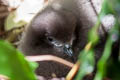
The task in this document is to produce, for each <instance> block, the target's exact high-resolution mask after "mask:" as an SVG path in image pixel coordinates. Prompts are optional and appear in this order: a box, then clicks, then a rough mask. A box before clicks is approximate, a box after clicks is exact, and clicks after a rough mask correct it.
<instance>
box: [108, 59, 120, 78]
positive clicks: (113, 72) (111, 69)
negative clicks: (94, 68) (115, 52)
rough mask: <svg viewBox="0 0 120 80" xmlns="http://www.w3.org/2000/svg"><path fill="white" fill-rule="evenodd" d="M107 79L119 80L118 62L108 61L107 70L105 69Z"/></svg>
mask: <svg viewBox="0 0 120 80" xmlns="http://www.w3.org/2000/svg"><path fill="white" fill-rule="evenodd" d="M106 69H107V70H106V72H107V73H108V74H107V77H109V78H111V79H112V80H120V62H118V61H116V62H115V61H114V60H112V59H110V60H109V61H108V62H107V68H106Z"/></svg>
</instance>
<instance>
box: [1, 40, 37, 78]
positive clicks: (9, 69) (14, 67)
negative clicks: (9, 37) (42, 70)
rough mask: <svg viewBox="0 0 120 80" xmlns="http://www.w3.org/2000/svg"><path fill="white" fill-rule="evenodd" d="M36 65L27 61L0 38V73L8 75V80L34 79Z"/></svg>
mask: <svg viewBox="0 0 120 80" xmlns="http://www.w3.org/2000/svg"><path fill="white" fill-rule="evenodd" d="M33 65H34V66H33ZM36 67H37V64H36V63H28V62H27V61H26V60H25V58H24V56H23V54H21V53H20V52H19V51H18V50H16V49H15V48H14V47H12V46H11V44H9V43H8V42H6V41H2V40H0V75H5V76H8V77H9V78H10V80H36V76H35V74H34V70H35V69H36Z"/></svg>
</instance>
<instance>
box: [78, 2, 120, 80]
mask: <svg viewBox="0 0 120 80" xmlns="http://www.w3.org/2000/svg"><path fill="white" fill-rule="evenodd" d="M108 14H112V15H114V17H115V25H114V27H113V28H112V29H111V30H110V32H109V33H108V39H107V41H106V44H105V48H104V52H103V55H102V57H101V58H100V60H99V61H98V63H97V73H96V75H95V78H94V80H103V78H105V77H106V76H109V77H110V78H111V79H112V80H120V76H118V75H119V74H120V71H119V68H118V67H119V66H120V61H119V59H117V61H116V62H114V60H111V57H110V56H111V53H112V52H111V51H112V45H113V43H114V42H116V41H117V40H118V39H119V37H120V18H119V17H120V1H119V0H104V3H103V6H102V10H101V12H100V14H99V16H98V21H97V23H96V25H95V26H94V27H93V28H92V29H91V30H90V32H89V35H88V41H89V43H91V46H90V49H89V50H88V53H85V52H80V55H81V54H82V55H85V54H88V55H89V54H90V51H91V50H93V49H94V46H95V45H96V44H97V43H98V41H99V36H98V35H97V30H98V28H99V25H100V22H101V20H102V18H104V16H106V15H108ZM85 50H87V49H85ZM93 53H94V52H92V53H91V54H92V55H93ZM116 54H117V53H116ZM109 59H110V60H109ZM83 60H86V61H87V60H88V61H87V62H89V61H92V62H94V59H93V58H89V57H86V56H84V57H79V61H80V62H81V63H80V65H81V66H80V69H79V71H78V74H77V79H76V80H82V79H83V77H84V76H85V74H87V72H85V71H84V72H82V70H85V69H86V70H87V68H89V67H90V66H91V65H86V66H84V67H82V65H84V64H85V61H84V62H82V61H83ZM108 60H109V62H108ZM109 63H110V64H109ZM114 63H116V64H114ZM88 64H89V63H88ZM92 68H94V66H93V65H92ZM111 69H114V70H115V71H114V70H111ZM92 71H93V70H91V72H92ZM109 72H112V74H114V75H110V74H111V73H109Z"/></svg>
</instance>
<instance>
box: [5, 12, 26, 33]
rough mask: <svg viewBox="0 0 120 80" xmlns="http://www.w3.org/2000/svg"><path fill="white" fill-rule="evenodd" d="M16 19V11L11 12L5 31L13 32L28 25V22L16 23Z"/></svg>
mask: <svg viewBox="0 0 120 80" xmlns="http://www.w3.org/2000/svg"><path fill="white" fill-rule="evenodd" d="M15 17H16V13H15V11H14V12H11V13H10V14H9V15H8V17H7V19H6V21H5V30H6V31H7V30H11V29H13V28H16V27H21V26H23V25H25V24H26V22H24V21H19V22H15V20H14V18H15Z"/></svg>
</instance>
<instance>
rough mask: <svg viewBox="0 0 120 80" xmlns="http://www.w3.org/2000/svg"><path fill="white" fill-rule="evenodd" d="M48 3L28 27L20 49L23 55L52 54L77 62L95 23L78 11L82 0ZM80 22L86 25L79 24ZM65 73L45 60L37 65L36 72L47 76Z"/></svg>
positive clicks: (59, 66)
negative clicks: (89, 31)
mask: <svg viewBox="0 0 120 80" xmlns="http://www.w3.org/2000/svg"><path fill="white" fill-rule="evenodd" d="M49 1H50V2H49V3H48V6H47V7H46V8H45V9H44V10H42V11H41V12H39V13H38V14H37V15H36V16H35V17H34V19H33V20H32V21H31V23H30V24H28V26H27V28H26V29H25V32H24V34H23V37H22V39H21V42H20V45H19V49H20V50H21V51H22V52H23V53H24V54H26V55H46V54H51V55H55V56H58V57H61V58H63V59H66V60H69V61H71V62H73V60H72V59H71V57H74V58H75V60H76V59H77V56H78V54H79V51H80V49H83V48H84V46H85V43H86V42H87V37H86V36H87V32H88V30H89V29H90V28H91V27H92V26H93V25H94V24H93V22H92V19H91V20H89V18H85V17H86V15H84V14H83V13H82V12H81V11H82V9H80V8H81V6H80V5H79V3H80V2H82V1H83V2H84V0H49ZM83 10H84V9H83ZM80 13H81V14H80ZM91 14H92V13H91ZM83 15H84V16H83ZM88 15H90V14H89V13H88ZM92 15H93V14H92ZM81 19H82V21H83V22H84V21H87V22H84V23H83V22H82V24H81ZM81 25H82V26H81ZM71 49H72V50H73V52H72V51H71ZM101 51H102V50H101ZM68 71H69V68H68V67H66V66H64V65H62V64H59V63H55V62H51V61H48V62H40V66H39V68H38V70H37V73H38V74H40V75H42V76H46V77H51V74H52V73H55V74H56V75H57V76H58V77H64V76H65V75H66V74H67V73H68Z"/></svg>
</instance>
